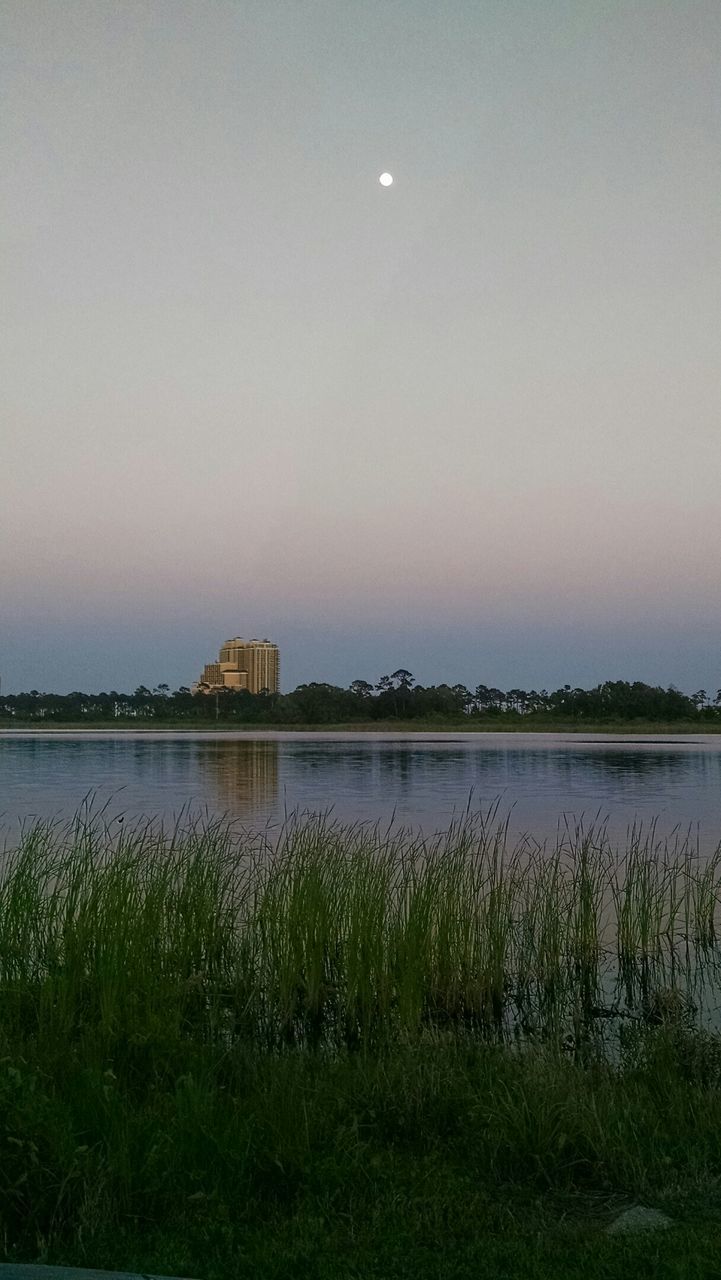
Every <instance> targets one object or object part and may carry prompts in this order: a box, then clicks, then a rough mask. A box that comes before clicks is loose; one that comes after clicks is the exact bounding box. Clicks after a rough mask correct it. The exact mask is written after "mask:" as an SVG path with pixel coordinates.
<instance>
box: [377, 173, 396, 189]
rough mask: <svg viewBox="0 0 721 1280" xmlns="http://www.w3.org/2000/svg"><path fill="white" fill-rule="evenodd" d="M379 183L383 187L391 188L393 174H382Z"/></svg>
mask: <svg viewBox="0 0 721 1280" xmlns="http://www.w3.org/2000/svg"><path fill="white" fill-rule="evenodd" d="M378 181H379V182H380V184H381V186H382V187H390V185H391V183H392V182H393V174H392V173H382V174H381V176H380V178H379V179H378Z"/></svg>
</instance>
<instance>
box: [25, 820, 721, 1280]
mask: <svg viewBox="0 0 721 1280" xmlns="http://www.w3.org/2000/svg"><path fill="white" fill-rule="evenodd" d="M720 881H721V860H720V859H719V856H718V855H716V856H715V857H713V858H711V859H710V860H706V861H701V860H700V859H699V858H698V854H697V850H696V847H695V845H694V842H693V839H692V837H691V836H689V837H685V836H681V835H678V836H676V835H675V836H673V837H672V838H671V839H670V840H664V839H661V838H659V836H658V833H657V832H656V830H655V828H649V829H647V830H646V831H644V830H642V829H641V828H634V829H632V830H631V831H629V833H628V838H627V841H626V843H625V845H624V847H623V849H622V850H620V851H619V850H618V849H616V848H615V847H613V846H612V844H611V842H610V841H609V838H608V835H607V833H606V830H605V828H604V826H603V824H590V825H584V824H578V825H571V824H566V825H562V826H561V827H560V828H559V833H558V839H557V841H556V842H555V844H554V845H553V847H549V846H546V845H542V844H538V843H537V842H535V841H533V840H532V839H531V838H530V837H526V838H524V839H523V840H521V841H520V842H519V843H518V844H517V845H511V843H510V841H509V838H508V824H507V822H505V821H503V820H502V818H501V817H500V816H499V814H498V812H497V810H495V809H490V810H489V811H487V812H486V813H482V814H476V815H473V814H467V815H465V817H463V818H462V819H460V820H459V821H457V822H456V823H454V824H453V825H452V826H451V827H450V828H449V829H448V830H447V831H446V832H444V833H441V834H439V835H437V836H434V837H432V838H428V839H424V838H422V837H421V836H419V835H418V834H414V833H412V832H408V831H403V830H399V829H398V830H397V829H393V828H391V829H390V830H388V829H384V828H381V827H380V826H378V827H370V826H356V827H347V826H343V825H341V824H338V823H335V822H333V821H332V820H331V819H329V818H327V817H326V818H324V817H312V816H306V817H300V816H295V817H291V818H290V819H289V820H288V821H287V823H286V824H285V826H284V828H283V829H282V830H281V831H279V832H276V831H268V832H263V833H256V834H252V833H248V832H245V831H243V830H241V829H234V828H232V827H229V826H228V825H227V824H225V823H223V822H213V821H203V822H200V821H198V822H195V821H192V820H191V819H189V818H187V817H186V818H184V819H183V820H182V821H180V822H179V823H178V824H177V825H176V826H175V827H173V828H171V829H164V828H162V827H161V826H158V825H156V824H153V823H146V824H144V825H136V826H135V827H130V826H129V825H128V826H126V825H123V826H119V824H117V823H112V824H109V823H107V822H106V820H105V815H104V814H103V813H102V812H100V813H94V812H93V810H92V807H89V808H87V809H86V810H85V812H84V813H83V814H81V815H80V816H79V817H78V818H77V819H75V821H74V822H72V823H70V824H67V825H62V824H57V823H56V824H52V823H51V824H47V823H44V824H43V823H41V824H35V825H30V826H28V827H27V828H26V829H25V830H24V831H23V832H22V834H21V837H20V839H19V840H18V842H17V844H16V846H15V847H14V848H11V849H8V850H6V852H5V855H4V858H3V860H2V871H1V874H0V1252H3V1250H4V1255H5V1256H6V1257H18V1258H22V1259H25V1260H31V1259H32V1260H36V1259H40V1260H50V1261H58V1262H68V1263H75V1264H82V1263H90V1264H92V1265H95V1266H114V1267H121V1268H123V1269H127V1268H128V1267H129V1266H132V1267H133V1269H139V1270H155V1271H166V1272H168V1271H172V1272H175V1273H177V1274H191V1275H199V1276H201V1277H203V1278H204V1280H213V1278H214V1277H221V1276H223V1277H225V1276H228V1275H236V1274H237V1275H241V1274H252V1275H254V1276H255V1275H258V1276H266V1275H267V1276H277V1277H280V1276H282V1275H286V1274H299V1275H301V1274H302V1275H308V1276H314V1277H319V1276H321V1275H323V1276H326V1275H327V1276H336V1275H348V1276H350V1275H354V1276H355V1275H358V1276H360V1275H364V1276H379V1277H380V1276H383V1277H384V1278H385V1277H387V1276H389V1275H391V1274H392V1275H396V1276H408V1277H410V1276H413V1277H414V1278H415V1277H418V1276H421V1275H429V1276H430V1275H434V1276H436V1275H439V1274H463V1275H466V1274H468V1275H471V1274H472V1275H474V1276H476V1275H482V1274H491V1273H493V1274H496V1270H495V1268H496V1263H497V1267H498V1270H499V1272H500V1271H502V1270H503V1267H504V1266H505V1265H506V1262H507V1260H508V1258H509V1257H511V1255H512V1256H513V1258H515V1259H517V1261H518V1267H519V1268H520V1267H522V1266H523V1267H527V1268H530V1267H531V1262H530V1259H532V1258H535V1257H536V1256H537V1250H538V1242H539V1240H546V1239H547V1238H548V1239H551V1238H552V1237H554V1238H555V1232H556V1226H554V1224H557V1223H558V1222H559V1221H561V1220H563V1221H566V1220H571V1221H573V1220H574V1216H575V1217H578V1216H579V1215H581V1216H583V1215H585V1217H584V1222H585V1224H586V1225H585V1226H584V1231H586V1232H587V1233H588V1232H590V1235H589V1236H588V1239H587V1242H586V1245H584V1248H587V1256H588V1265H589V1267H591V1266H592V1265H593V1266H596V1257H597V1254H598V1258H599V1259H601V1261H598V1268H602V1266H603V1265H604V1264H603V1261H602V1259H603V1257H605V1255H604V1253H603V1249H601V1251H600V1252H598V1247H597V1245H596V1244H594V1243H592V1241H593V1239H595V1237H594V1231H595V1232H596V1233H598V1231H600V1230H602V1225H601V1227H594V1225H593V1223H594V1222H595V1221H596V1220H599V1221H600V1222H601V1224H602V1223H603V1220H604V1215H605V1217H606V1218H607V1217H608V1215H609V1214H610V1213H611V1212H613V1211H615V1208H616V1207H617V1206H618V1205H619V1204H623V1203H627V1202H628V1201H629V1199H632V1198H638V1197H639V1196H640V1197H643V1198H644V1201H645V1202H651V1203H657V1204H658V1205H659V1206H660V1207H664V1208H666V1209H668V1208H669V1206H670V1207H671V1208H672V1209H673V1210H674V1212H678V1213H679V1214H683V1213H686V1212H687V1211H688V1206H689V1205H691V1206H693V1211H694V1212H695V1213H698V1212H700V1211H702V1212H703V1213H707V1214H709V1215H711V1218H713V1217H714V1216H715V1215H716V1216H717V1213H718V1208H719V1205H721V1194H720V1193H719V1187H720V1186H721V1138H720V1137H719V1135H721V1101H720V1099H721V1091H720V1089H719V1085H720V1084H721V1040H720V1039H719V1037H718V1036H717V1034H716V1032H715V1027H716V1021H715V1020H716V1017H717V1005H718V988H719V981H718V952H717V944H716V938H717V936H718V911H719V894H720V892H721V884H720ZM549 1224H550V1227H549ZM589 1224H590V1225H589ZM549 1231H550V1232H551V1235H550V1236H548V1232H549ZM524 1233H525V1234H524ZM544 1233H545V1234H544ZM526 1238H527V1240H528V1246H527V1250H526V1246H525V1245H523V1241H524V1240H525V1239H526ZM569 1238H570V1241H571V1242H570V1244H569V1246H568V1251H567V1253H565V1254H564V1253H563V1250H562V1249H561V1250H560V1252H559V1250H558V1249H557V1248H556V1247H555V1246H553V1245H552V1244H549V1245H548V1249H549V1253H548V1257H549V1258H550V1259H554V1260H555V1261H554V1263H553V1265H551V1262H549V1268H550V1270H549V1274H568V1275H571V1274H577V1272H576V1271H574V1266H575V1262H576V1260H577V1254H576V1250H577V1247H578V1245H577V1243H576V1242H575V1237H574V1236H573V1233H571V1237H569ZM584 1239H586V1237H585V1236H584ZM709 1239H710V1237H709ZM543 1247H544V1249H545V1248H546V1246H545V1245H544V1246H543ZM614 1247H615V1246H614ZM609 1248H610V1246H609ZM708 1248H709V1249H711V1245H710V1244H709V1245H708ZM584 1256H585V1255H584ZM644 1256H645V1254H644ZM489 1258H492V1259H495V1260H496V1261H495V1262H493V1267H492V1272H488V1271H484V1270H483V1268H484V1267H485V1266H486V1265H487V1263H488V1266H491V1263H489V1262H488V1259H489ZM564 1258H566V1259H567V1261H568V1268H569V1269H568V1270H567V1271H566V1270H563V1267H564V1266H565V1265H566V1264H565V1263H564V1262H563V1259H564ZM453 1259H455V1262H453ZM523 1259H525V1262H524V1261H523ZM504 1260H505V1261H504ZM451 1264H452V1265H453V1266H456V1264H457V1268H458V1269H457V1270H450V1271H449V1270H448V1267H449V1266H451ZM509 1265H510V1264H509ZM534 1265H535V1264H534ZM463 1268H466V1269H465V1270H464V1269H463ZM514 1274H519V1275H521V1274H524V1275H525V1274H528V1275H531V1274H533V1275H536V1274H538V1275H541V1274H543V1275H545V1274H546V1272H545V1271H543V1272H541V1271H538V1272H536V1271H535V1270H534V1271H531V1270H530V1269H528V1270H521V1269H518V1270H517V1272H514ZM589 1274H594V1275H596V1274H598V1275H599V1276H600V1275H601V1274H603V1275H610V1274H616V1273H615V1272H611V1271H607V1270H606V1271H604V1270H602V1269H597V1270H596V1271H593V1272H591V1271H590V1270H589ZM618 1274H622V1272H621V1271H620V1272H619V1273H618ZM654 1274H662V1272H661V1271H658V1272H654ZM669 1274H671V1272H669ZM673 1274H676V1273H673Z"/></svg>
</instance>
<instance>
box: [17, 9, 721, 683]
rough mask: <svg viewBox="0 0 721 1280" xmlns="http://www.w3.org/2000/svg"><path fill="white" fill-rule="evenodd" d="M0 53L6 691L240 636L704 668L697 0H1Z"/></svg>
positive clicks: (595, 665) (164, 661)
mask: <svg viewBox="0 0 721 1280" xmlns="http://www.w3.org/2000/svg"><path fill="white" fill-rule="evenodd" d="M0 50H1V53H0V83H1V86H2V87H1V91H0V92H1V98H0V170H1V171H2V178H1V179H0V184H1V186H2V206H1V209H0V219H1V222H2V242H3V246H4V248H3V261H2V283H1V288H2V299H3V302H2V308H3V323H2V326H1V328H2V336H1V337H0V380H1V385H2V391H1V392H0V405H1V411H2V420H1V422H0V679H1V680H2V689H3V691H5V692H9V691H17V690H21V689H29V688H37V689H40V690H44V691H45V690H47V691H50V690H54V691H57V692H65V691H69V690H72V689H83V690H88V691H91V690H97V689H101V688H105V689H109V688H116V689H130V688H134V687H135V686H136V685H138V684H141V683H143V684H146V685H150V686H152V685H155V684H157V683H160V682H161V681H165V682H167V683H169V684H170V685H171V686H172V687H175V686H177V685H181V684H190V683H191V682H192V681H193V680H194V679H196V678H197V677H198V676H199V674H200V671H201V668H202V666H203V664H204V663H205V662H206V661H209V660H211V659H213V658H215V657H216V655H217V650H218V648H219V646H220V644H221V643H222V642H223V641H224V640H225V639H226V638H228V637H229V636H234V635H243V636H246V637H248V638H250V637H253V636H258V637H261V638H262V637H265V636H268V637H270V638H271V639H273V640H275V641H276V643H278V644H279V646H280V649H281V666H282V686H283V687H284V688H293V687H294V686H295V685H297V684H299V683H301V682H305V681H310V680H328V681H331V682H332V683H338V684H342V685H345V684H348V683H350V681H351V680H353V679H355V678H364V679H370V680H375V679H377V678H378V677H379V676H380V675H381V674H383V673H385V672H389V671H393V670H395V669H396V668H398V667H400V666H403V667H406V668H408V669H410V670H411V671H412V672H413V673H414V675H415V676H416V678H417V679H418V680H420V681H421V682H422V683H437V682H440V681H443V680H446V681H448V682H449V683H453V682H455V681H463V682H464V683H466V684H468V685H470V686H472V687H475V685H476V684H478V683H480V682H482V683H485V684H493V685H496V686H498V687H501V688H508V687H525V688H528V687H536V688H541V687H547V688H553V687H556V686H557V685H560V684H563V683H566V682H568V683H571V684H580V685H591V684H595V683H597V682H598V681H601V680H605V679H644V680H648V681H650V682H651V683H660V684H663V685H667V684H669V683H675V684H676V685H678V686H679V687H681V688H684V689H686V690H687V691H692V690H695V689H696V688H698V687H705V688H708V689H710V690H713V691H715V690H716V688H718V686H719V685H721V555H719V549H720V548H721V499H720V494H721V488H720V485H719V481H720V479H721V414H720V410H721V361H720V360H719V350H720V343H719V339H720V337H721V324H720V321H721V253H720V239H721V235H720V233H721V146H720V143H721V75H719V58H720V55H721V5H719V3H718V0H593V2H591V0H544V2H543V3H542V4H539V3H538V0H247V2H246V0H123V3H120V4H118V3H117V2H116V0H32V3H28V0H3V4H2V7H1V8H0ZM384 170H388V171H390V172H391V173H392V174H393V176H394V183H393V185H392V186H391V187H387V188H385V187H383V186H381V185H380V184H379V182H378V177H379V175H380V174H381V173H382V172H383V171H384Z"/></svg>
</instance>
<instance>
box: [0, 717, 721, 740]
mask: <svg viewBox="0 0 721 1280" xmlns="http://www.w3.org/2000/svg"><path fill="white" fill-rule="evenodd" d="M79 731H82V732H85V733H98V732H106V733H123V732H126V733H127V732H132V733H139V732H147V733H218V732H221V733H228V732H233V733H245V734H249V735H250V736H252V735H254V734H264V735H265V734H273V733H324V734H325V733H388V734H394V733H397V734H403V733H463V734H467V733H468V734H473V733H481V734H489V733H575V734H580V735H581V736H586V735H588V734H595V733H607V734H612V735H613V736H614V737H619V736H621V735H623V734H638V733H640V734H660V735H667V734H668V735H676V734H678V735H686V734H690V733H696V734H707V733H721V721H718V720H678V721H660V720H659V721H656V720H604V721H598V722H592V723H590V722H589V723H586V722H585V721H578V720H552V719H545V718H544V719H537V718H535V717H533V718H531V717H519V716H514V717H508V718H506V717H503V716H496V717H493V718H489V719H487V720H483V719H476V718H469V717H468V716H463V717H462V718H459V719H457V720H446V719H427V720H422V719H417V720H368V721H358V720H349V721H347V722H340V723H337V724H334V723H332V722H331V723H327V724H298V723H294V724H263V723H257V724H252V723H247V724H243V723H239V722H238V720H222V719H218V720H208V721H193V722H187V721H182V720H162V719H155V718H153V719H143V718H142V717H139V716H138V717H134V718H132V719H122V718H118V719H113V720H96V721H91V722H90V723H89V722H88V721H87V720H68V721H56V720H52V721H51V720H43V721H38V720H37V719H35V720H25V721H23V720H19V719H17V718H13V719H12V720H7V721H0V733H13V732H22V733H26V732H33V733H62V732H73V733H75V732H79Z"/></svg>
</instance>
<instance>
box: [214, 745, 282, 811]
mask: <svg viewBox="0 0 721 1280" xmlns="http://www.w3.org/2000/svg"><path fill="white" fill-rule="evenodd" d="M278 752H279V744H278V742H276V741H273V740H258V739H255V738H253V739H250V740H242V739H241V740H235V741H232V742H200V743H197V744H196V763H197V766H198V773H199V775H200V778H201V779H202V783H203V792H204V793H205V794H206V795H207V797H208V803H209V805H210V807H211V808H214V809H220V810H221V811H222V812H228V813H229V814H232V815H233V816H234V817H239V818H253V819H255V818H261V819H262V816H263V815H266V816H269V817H270V816H273V815H274V814H275V812H276V809H277V807H278ZM211 796H212V800H211V799H210V797H211Z"/></svg>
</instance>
